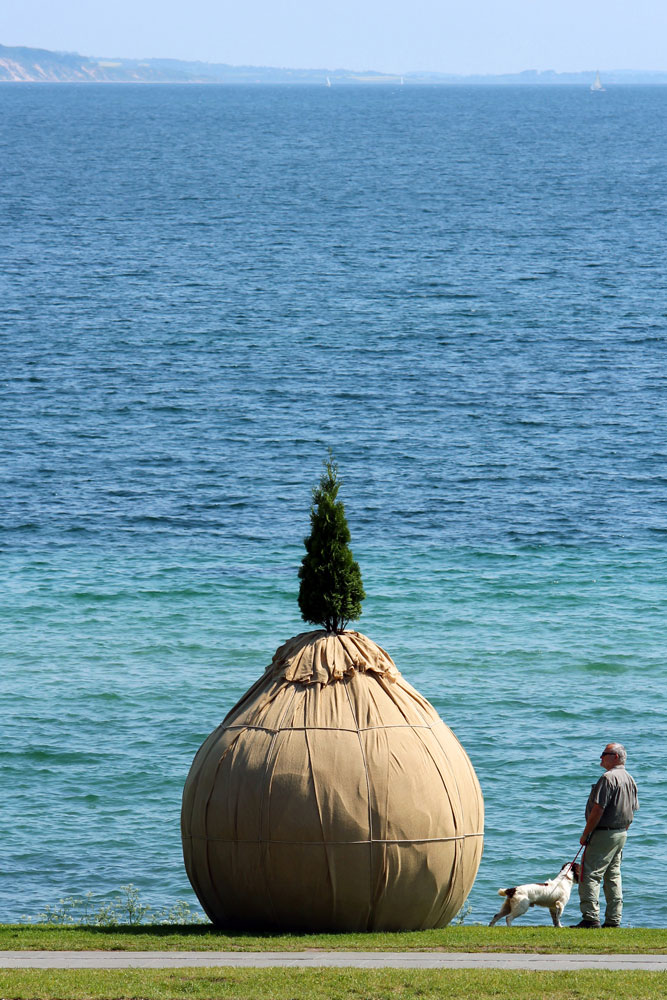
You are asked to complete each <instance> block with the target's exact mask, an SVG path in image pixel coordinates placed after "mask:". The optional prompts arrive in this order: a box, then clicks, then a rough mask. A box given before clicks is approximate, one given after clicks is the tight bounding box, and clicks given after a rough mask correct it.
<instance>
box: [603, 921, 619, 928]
mask: <svg viewBox="0 0 667 1000" xmlns="http://www.w3.org/2000/svg"><path fill="white" fill-rule="evenodd" d="M602 926H603V927H620V926H621V925H620V924H608V923H607V921H606V920H605V922H604V923H603V925H602Z"/></svg>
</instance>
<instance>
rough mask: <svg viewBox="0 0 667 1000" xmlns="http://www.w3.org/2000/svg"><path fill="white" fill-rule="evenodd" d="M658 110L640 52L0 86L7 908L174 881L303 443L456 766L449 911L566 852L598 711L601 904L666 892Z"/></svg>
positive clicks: (254, 636) (665, 177) (287, 517)
mask: <svg viewBox="0 0 667 1000" xmlns="http://www.w3.org/2000/svg"><path fill="white" fill-rule="evenodd" d="M666 115H667V89H664V88H642V87H625V88H621V87H618V88H610V89H609V90H608V91H607V92H606V93H604V94H591V93H590V92H589V91H588V90H586V89H583V88H575V87H572V88H568V87H557V88H548V87H540V88H530V87H522V88H511V87H507V88H483V87H478V88H463V87H460V88H459V87H451V88H435V87H434V88H429V87H424V88H410V87H402V88H399V87H396V88H391V87H381V88H380V87H379V88H377V89H373V88H370V87H364V88H361V87H360V88H356V87H349V88H340V89H337V88H331V89H326V88H324V87H322V88H310V87H303V88H287V87H286V88H280V87H275V88H263V87H259V86H258V87H247V88H244V87H214V86H209V87H204V86H202V87H199V86H182V87H170V86H159V87H152V86H136V87H135V86H122V85H121V86H113V85H106V86H96V85H86V86H85V87H84V86H75V85H73V86H69V85H56V86H50V85H30V84H24V85H4V86H2V87H0V163H1V164H2V169H1V170H0V207H1V211H0V226H1V235H0V248H1V255H2V268H1V278H0V280H1V282H2V286H1V294H0V324H1V325H0V337H1V355H0V358H1V367H0V383H1V392H0V417H1V427H2V432H1V434H0V450H1V456H0V479H1V483H2V503H1V504H0V566H1V573H2V601H1V602H0V651H1V653H0V655H1V657H2V660H1V667H0V671H1V674H0V718H1V719H2V740H1V742H0V757H1V765H2V766H1V778H0V780H1V782H2V785H1V789H0V795H1V801H2V818H3V822H2V848H1V851H2V863H1V867H2V871H3V877H2V880H1V881H0V919H1V920H5V921H7V920H17V919H19V918H20V917H21V916H22V915H23V914H26V915H35V914H36V913H39V912H40V911H41V910H43V908H44V907H45V906H46V905H49V904H53V903H55V902H57V900H58V899H59V898H60V897H62V896H66V895H79V894H83V893H85V892H87V891H92V892H93V893H94V894H95V897H96V899H100V900H101V899H104V898H109V896H110V895H111V894H112V893H113V892H114V891H115V890H117V889H118V887H119V886H120V885H122V884H126V883H130V882H131V883H134V884H135V885H137V886H138V887H139V889H140V891H141V894H142V897H143V898H144V899H145V900H146V901H147V902H150V903H152V904H154V905H158V906H160V905H166V904H170V903H172V902H176V901H178V900H189V901H194V896H193V894H192V892H191V890H190V888H189V885H188V882H187V878H186V876H185V872H184V869H183V865H182V858H181V849H180V836H179V811H180V795H181V790H182V786H183V782H184V780H185V776H186V774H187V771H188V768H189V766H190V762H191V760H192V757H193V755H194V753H195V751H196V749H197V747H198V746H199V744H200V742H201V741H202V740H203V739H204V737H205V736H206V735H207V734H208V732H209V731H210V730H211V729H212V728H214V727H215V726H216V725H217V723H218V722H219V721H220V719H221V718H222V717H223V716H224V714H225V713H226V712H227V710H228V709H229V708H230V707H231V705H232V704H233V702H234V701H235V700H236V699H237V697H238V696H239V695H240V694H241V693H242V692H243V691H244V690H245V689H246V688H247V687H248V686H249V685H250V684H251V683H252V682H253V681H254V679H255V678H256V677H257V676H258V674H259V673H260V672H261V671H262V670H263V669H264V667H265V666H266V665H267V664H268V663H269V661H270V659H271V656H272V653H273V651H274V649H275V648H276V647H277V646H278V645H279V644H280V643H281V642H282V641H283V640H285V639H286V638H288V637H289V636H290V635H293V634H295V633H297V632H299V631H302V630H303V629H304V628H305V627H306V626H305V625H304V624H303V623H302V622H301V620H300V618H299V612H298V608H297V603H296V593H297V585H298V581H297V568H298V565H299V561H300V559H301V555H302V552H303V548H302V539H303V537H304V535H305V534H306V533H307V531H308V509H309V503H310V490H311V487H312V486H313V485H314V484H315V483H316V481H317V479H318V477H319V474H320V471H321V466H322V460H323V458H324V457H325V455H326V449H327V447H328V446H331V447H332V448H333V449H334V452H335V456H336V458H337V460H338V461H339V463H340V466H341V472H342V476H343V479H344V486H343V499H344V500H345V503H346V510H347V514H348V520H349V524H350V529H351V532H352V544H353V549H354V552H355V556H356V558H357V559H358V561H359V562H360V564H361V569H362V573H363V578H364V584H365V588H366V591H367V593H368V598H367V600H366V602H365V604H364V614H363V617H362V619H361V621H360V622H359V623H358V626H359V628H360V629H361V630H362V631H363V632H365V633H366V634H368V635H370V636H371V637H372V638H373V639H374V640H375V641H377V642H379V643H380V644H381V645H383V646H384V647H385V648H386V649H387V650H388V651H389V652H390V653H391V654H392V656H393V657H394V659H395V661H396V663H397V665H398V667H399V669H400V670H401V671H402V672H403V673H404V674H405V675H406V677H407V678H408V679H409V680H410V681H411V682H412V683H413V684H414V685H416V686H417V687H418V688H419V690H420V691H421V692H422V693H423V694H424V695H426V696H427V697H428V698H429V699H430V700H431V701H432V702H433V704H434V705H435V706H436V707H437V708H438V710H439V711H440V713H441V715H442V716H443V718H444V719H445V721H447V722H448V724H449V725H450V726H451V727H452V728H453V729H454V731H455V732H456V733H457V735H458V736H459V738H460V739H461V741H462V743H463V744H464V746H465V747H466V749H467V750H468V753H469V754H470V757H471V759H472V761H473V763H474V765H475V768H476V769H477V773H478V775H479V778H480V781H481V784H482V788H483V791H484V796H485V802H486V810H487V825H486V842H485V853H484V858H483V861H482V865H481V868H480V872H479V876H478V879H477V882H476V884H475V886H474V888H473V891H472V893H471V896H470V905H471V910H470V913H469V915H468V917H467V918H466V919H467V921H468V922H470V921H482V922H486V921H487V920H488V919H489V918H490V916H491V915H492V913H493V912H494V911H495V908H496V907H495V902H494V899H497V897H496V896H495V890H496V889H497V888H498V886H501V885H511V884H516V883H517V882H522V881H533V880H540V881H541V880H543V879H544V878H547V877H549V876H551V875H553V874H554V873H555V872H556V871H557V870H558V869H559V868H560V866H561V864H563V863H564V862H565V861H568V860H570V859H571V858H572V857H573V856H574V854H575V852H576V851H577V849H578V838H579V835H580V832H581V829H582V827H583V807H584V803H585V800H586V797H587V795H588V791H589V789H590V785H591V783H592V782H593V781H595V780H596V778H597V776H598V773H599V764H598V758H599V754H600V751H601V749H602V746H603V745H604V743H605V742H606V741H608V740H610V739H617V740H620V741H622V742H624V743H625V744H626V745H627V747H628V751H629V760H628V768H629V770H630V771H631V773H633V775H634V776H635V778H636V780H637V782H638V785H639V789H640V801H641V810H640V812H639V813H638V815H637V818H636V821H635V824H634V826H633V828H632V830H631V832H630V836H629V840H628V846H627V848H626V855H625V859H624V865H623V867H624V877H625V895H626V905H625V921H626V922H627V923H629V924H634V925H649V926H667V903H666V902H665V898H664V892H663V891H662V889H661V882H662V876H663V873H664V869H665V863H666V861H667V852H666V850H665V818H666V816H665V813H666V808H665V804H666V794H665V793H666V791H667V787H666V785H667V781H666V778H665V767H664V760H663V757H664V752H663V748H664V746H665V740H666V735H667V734H666V723H667V709H666V706H665V677H666V670H665V656H666V642H665V637H666V628H665V617H666V614H667V561H666V559H665V551H666V544H667V492H666V488H667V444H666V442H667V405H666V399H667V395H666V390H667V322H666V318H667V313H666V301H667V300H666V296H665V291H666V280H665V259H667V158H666V153H667V143H666V138H665V124H664V123H665V118H666ZM568 912H569V915H570V917H571V918H574V919H577V914H578V909H577V905H576V898H573V900H572V902H571V903H570V908H569V910H568V911H566V918H567V914H568ZM523 919H524V921H525V922H526V923H535V924H542V923H547V922H549V917H548V914H547V913H546V911H542V910H537V911H536V910H533V911H531V912H530V913H529V914H528V915H527V916H526V917H525V918H523ZM570 922H572V921H570Z"/></svg>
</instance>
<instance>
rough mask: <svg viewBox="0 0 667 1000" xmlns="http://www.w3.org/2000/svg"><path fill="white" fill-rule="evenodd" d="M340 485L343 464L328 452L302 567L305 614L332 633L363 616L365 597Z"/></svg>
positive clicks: (301, 595) (301, 598)
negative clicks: (362, 604)
mask: <svg viewBox="0 0 667 1000" xmlns="http://www.w3.org/2000/svg"><path fill="white" fill-rule="evenodd" d="M340 486H341V481H340V479H339V478H338V466H337V465H336V464H335V462H334V461H333V457H332V456H331V455H329V459H328V461H326V462H325V463H324V472H323V474H322V478H321V479H320V485H319V486H318V487H315V489H314V490H313V505H312V507H311V509H310V524H311V532H310V535H309V536H308V538H305V539H304V545H305V546H306V555H305V556H304V557H303V561H302V563H301V567H300V569H299V579H300V580H301V585H300V587H299V608H300V609H301V617H302V618H303V620H304V621H306V622H311V623H312V624H313V625H321V626H322V627H323V628H325V629H326V630H327V632H343V631H344V630H345V628H346V626H347V624H348V622H351V621H354V620H355V619H356V618H359V617H360V616H361V602H362V601H363V599H364V597H365V596H366V594H365V593H364V586H363V583H362V582H361V571H360V569H359V563H357V562H355V561H354V556H353V555H352V550H351V549H350V546H349V544H348V543H349V541H350V529H349V528H348V526H347V520H346V518H345V508H344V507H343V504H342V502H341V501H340V500H337V499H336V497H337V496H338V490H339V489H340Z"/></svg>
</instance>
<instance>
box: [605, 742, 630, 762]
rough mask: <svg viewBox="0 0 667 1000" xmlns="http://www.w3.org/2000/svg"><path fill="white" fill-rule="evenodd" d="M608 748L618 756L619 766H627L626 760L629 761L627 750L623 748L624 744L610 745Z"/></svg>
mask: <svg viewBox="0 0 667 1000" xmlns="http://www.w3.org/2000/svg"><path fill="white" fill-rule="evenodd" d="M608 746H609V749H610V750H613V751H614V753H615V754H616V756H617V757H618V761H619V764H625V762H626V760H627V759H628V755H627V753H626V750H625V747H624V746H623V744H622V743H609V744H608Z"/></svg>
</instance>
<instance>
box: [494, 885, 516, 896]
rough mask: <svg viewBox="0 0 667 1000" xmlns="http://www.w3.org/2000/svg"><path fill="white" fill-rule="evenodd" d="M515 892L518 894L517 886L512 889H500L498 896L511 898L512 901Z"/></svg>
mask: <svg viewBox="0 0 667 1000" xmlns="http://www.w3.org/2000/svg"><path fill="white" fill-rule="evenodd" d="M515 892H516V886H515V885H514V886H512V888H511V889H498V895H499V896H509V898H510V899H511V898H512V896H513V895H514V893H515Z"/></svg>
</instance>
